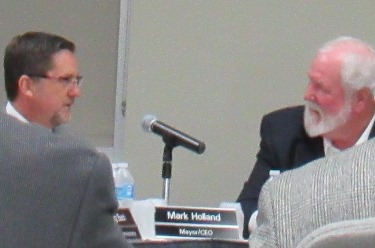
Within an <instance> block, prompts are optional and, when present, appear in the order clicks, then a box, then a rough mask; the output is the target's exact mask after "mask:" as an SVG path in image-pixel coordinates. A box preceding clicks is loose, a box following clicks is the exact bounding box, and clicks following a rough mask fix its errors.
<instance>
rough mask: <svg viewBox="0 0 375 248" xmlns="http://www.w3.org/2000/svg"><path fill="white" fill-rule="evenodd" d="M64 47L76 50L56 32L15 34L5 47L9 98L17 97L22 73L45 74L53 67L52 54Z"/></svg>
mask: <svg viewBox="0 0 375 248" xmlns="http://www.w3.org/2000/svg"><path fill="white" fill-rule="evenodd" d="M64 49H67V50H69V51H71V52H74V50H75V45H74V43H73V42H71V41H69V40H67V39H65V38H63V37H61V36H58V35H55V34H50V33H45V32H27V33H24V34H21V35H18V36H15V37H14V38H13V39H12V40H11V41H10V43H9V44H8V45H7V47H6V49H5V55H4V64H3V65H4V80H5V91H6V94H7V98H8V100H9V101H13V100H14V99H15V98H16V96H17V93H18V80H19V78H20V77H21V76H22V75H28V74H34V75H44V74H45V73H47V71H48V70H50V69H52V67H53V64H52V56H53V55H54V54H55V53H57V52H59V51H61V50H64Z"/></svg>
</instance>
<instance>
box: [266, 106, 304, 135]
mask: <svg viewBox="0 0 375 248" xmlns="http://www.w3.org/2000/svg"><path fill="white" fill-rule="evenodd" d="M303 113H304V106H302V105H300V106H293V107H287V108H282V109H278V110H275V111H273V112H270V113H268V114H266V115H265V116H264V117H263V118H262V122H261V131H262V132H263V133H264V134H270V135H272V136H276V138H278V136H280V137H281V138H283V139H285V138H288V137H289V138H295V137H305V136H306V132H305V128H304V124H303Z"/></svg>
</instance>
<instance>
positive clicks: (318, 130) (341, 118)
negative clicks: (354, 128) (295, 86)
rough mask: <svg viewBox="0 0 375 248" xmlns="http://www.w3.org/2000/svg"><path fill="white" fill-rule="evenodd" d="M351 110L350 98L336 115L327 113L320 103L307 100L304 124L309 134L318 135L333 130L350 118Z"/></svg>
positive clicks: (311, 135)
mask: <svg viewBox="0 0 375 248" xmlns="http://www.w3.org/2000/svg"><path fill="white" fill-rule="evenodd" d="M315 111H316V112H315ZM350 111H351V106H350V101H349V100H346V101H345V104H344V106H343V107H342V108H341V110H340V111H339V113H337V114H336V115H330V114H327V113H326V112H324V111H323V110H322V109H321V108H320V107H319V106H318V105H316V104H314V103H312V102H306V105H305V112H304V124H305V129H306V132H307V134H308V135H309V136H310V137H317V136H320V135H322V134H326V133H328V132H331V131H333V130H334V129H336V128H338V127H339V126H341V125H343V124H344V123H345V122H346V121H347V120H348V119H349V115H350ZM319 118H320V120H319Z"/></svg>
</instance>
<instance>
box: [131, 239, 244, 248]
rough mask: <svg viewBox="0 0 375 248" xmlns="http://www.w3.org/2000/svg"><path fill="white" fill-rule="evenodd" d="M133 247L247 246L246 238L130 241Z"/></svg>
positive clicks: (214, 247)
mask: <svg viewBox="0 0 375 248" xmlns="http://www.w3.org/2000/svg"><path fill="white" fill-rule="evenodd" d="M132 244H133V246H134V247H135V248H249V244H248V241H247V240H233V241H232V240H219V239H202V240H163V241H151V240H150V241H147V240H145V241H132Z"/></svg>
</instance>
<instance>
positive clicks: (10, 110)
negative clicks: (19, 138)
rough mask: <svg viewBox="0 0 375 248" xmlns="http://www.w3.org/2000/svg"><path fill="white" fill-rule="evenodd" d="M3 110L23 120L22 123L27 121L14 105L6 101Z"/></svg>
mask: <svg viewBox="0 0 375 248" xmlns="http://www.w3.org/2000/svg"><path fill="white" fill-rule="evenodd" d="M5 110H6V112H7V114H8V115H10V116H13V117H15V118H17V119H18V120H20V121H22V122H24V123H29V121H28V120H26V118H25V117H23V116H22V115H21V114H20V113H19V112H18V111H17V110H16V109H15V108H14V107H13V105H12V104H11V103H10V102H7V105H6V107H5Z"/></svg>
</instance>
